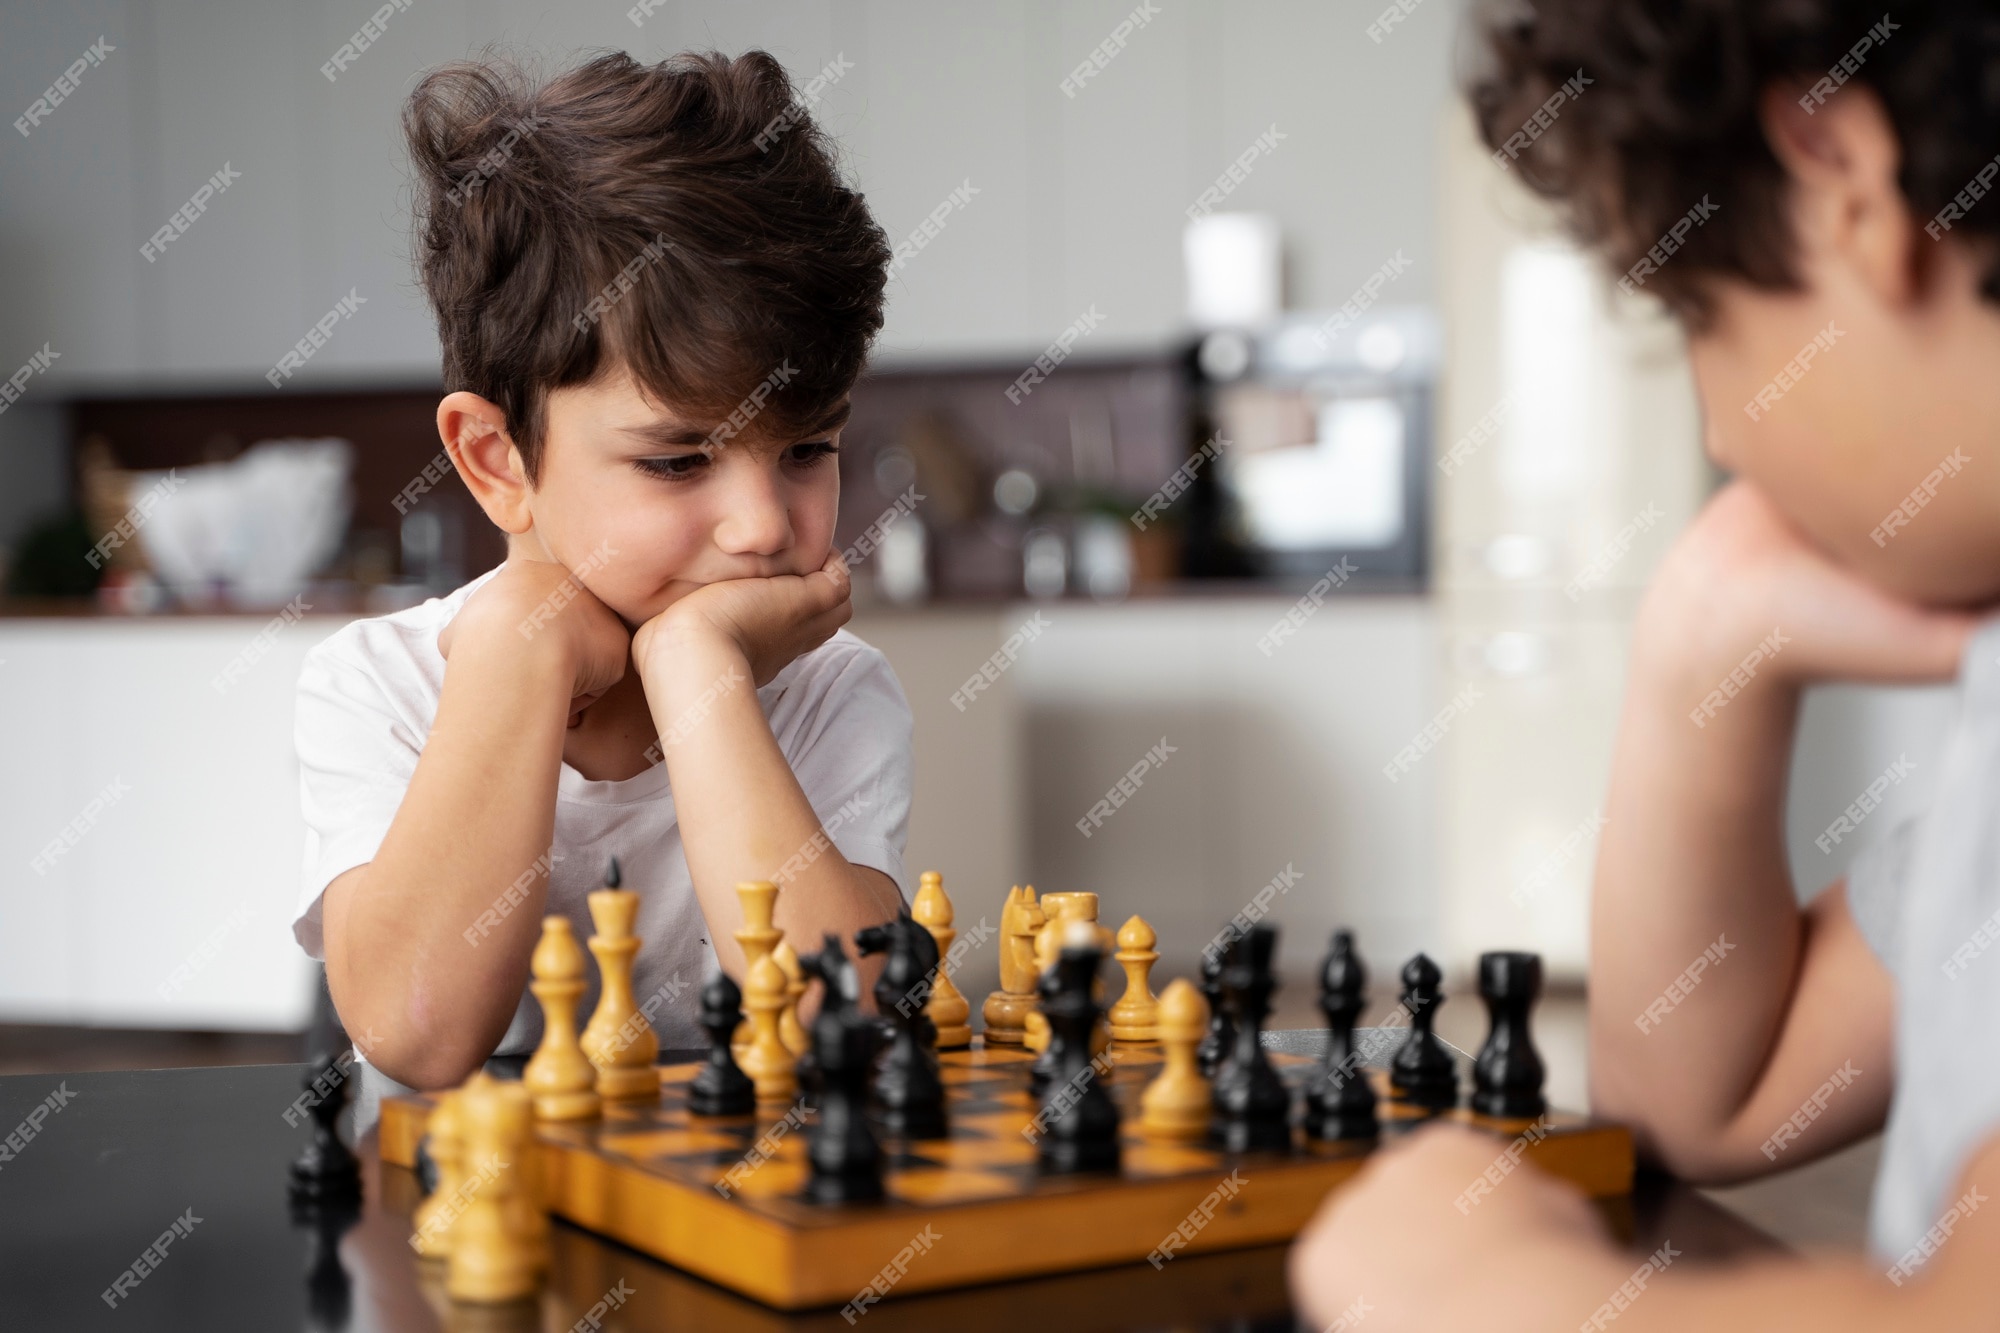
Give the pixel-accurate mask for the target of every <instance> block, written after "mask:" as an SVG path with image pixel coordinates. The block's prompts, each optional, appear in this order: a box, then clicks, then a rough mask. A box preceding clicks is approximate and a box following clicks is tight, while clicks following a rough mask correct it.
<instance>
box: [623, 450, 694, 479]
mask: <svg viewBox="0 0 2000 1333" xmlns="http://www.w3.org/2000/svg"><path fill="white" fill-rule="evenodd" d="M708 463H709V458H708V455H707V454H703V453H693V454H666V455H663V456H661V457H658V458H635V459H633V460H632V466H634V467H636V468H638V469H639V470H640V471H641V472H644V473H645V474H646V475H648V476H652V477H662V478H665V479H666V480H668V481H680V480H684V479H686V478H689V477H692V476H694V475H695V474H696V473H697V472H700V471H701V470H702V469H703V468H705V467H707V466H708Z"/></svg>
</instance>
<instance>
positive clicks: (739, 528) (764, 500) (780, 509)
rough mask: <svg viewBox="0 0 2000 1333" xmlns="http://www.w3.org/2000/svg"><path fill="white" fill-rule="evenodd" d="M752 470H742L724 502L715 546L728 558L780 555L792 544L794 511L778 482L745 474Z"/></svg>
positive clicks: (716, 531) (717, 526) (716, 529)
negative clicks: (781, 491)
mask: <svg viewBox="0 0 2000 1333" xmlns="http://www.w3.org/2000/svg"><path fill="white" fill-rule="evenodd" d="M750 471H751V469H748V468H745V469H741V470H740V472H739V475H738V477H737V478H735V482H736V484H735V485H733V486H731V487H730V488H729V493H728V494H727V495H726V496H725V497H724V499H723V512H722V517H721V520H720V521H719V522H718V523H717V524H716V526H715V544H716V546H717V547H718V548H719V549H720V550H722V551H723V552H724V553H726V554H728V555H754V556H768V555H778V554H780V553H782V552H784V551H786V550H789V549H790V547H791V545H792V519H791V512H790V511H789V510H788V509H787V508H786V506H785V499H784V496H783V495H782V494H780V492H779V490H778V487H777V486H776V485H775V484H774V479H773V478H769V477H764V476H743V475H741V473H744V472H750ZM758 471H761V469H758Z"/></svg>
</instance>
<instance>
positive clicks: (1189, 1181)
mask: <svg viewBox="0 0 2000 1333" xmlns="http://www.w3.org/2000/svg"><path fill="white" fill-rule="evenodd" d="M1111 1056H1112V1060H1113V1065H1112V1072H1111V1075H1110V1078H1109V1081H1108V1087H1109V1090H1110V1092H1111V1095H1112V1097H1113V1099H1114V1100H1115V1101H1116V1102H1117V1104H1118V1108H1119V1113H1120V1116H1121V1119H1122V1121H1123V1129H1122V1137H1123V1161H1122V1163H1121V1166H1120V1169H1119V1172H1118V1174H1117V1175H1116V1176H1044V1175H1043V1174H1041V1172H1040V1170H1039V1169H1038V1166H1037V1161H1036V1151H1035V1145H1034V1143H1033V1142H1032V1141H1031V1139H1030V1138H1029V1137H1028V1136H1027V1135H1026V1134H1024V1132H1023V1131H1025V1130H1029V1129H1031V1128H1032V1126H1033V1124H1034V1116H1035V1110H1036V1106H1037V1102H1036V1099H1035V1097H1034V1095H1033V1094H1032V1093H1031V1092H1030V1090H1029V1085H1028V1066H1029V1064H1030V1063H1031V1062H1032V1059H1033V1057H1032V1056H1030V1055H1029V1054H1027V1053H1025V1052H1023V1051H1020V1050H1016V1049H1006V1048H996V1049H993V1050H985V1049H980V1048H979V1047H978V1046H977V1045H975V1048H974V1049H972V1050H967V1051H947V1052H945V1053H943V1054H942V1055H941V1056H940V1057H939V1062H940V1066H941V1074H942V1077H943V1081H944V1085H945V1096H946V1114H947V1118H948V1121H949V1124H950V1134H949V1136H948V1137H946V1138H943V1139H939V1140H936V1141H925V1142H915V1143H904V1144H895V1143H885V1145H884V1146H885V1149H886V1151H887V1154H888V1170H887V1172H886V1175H885V1179H884V1187H885V1190H886V1192H887V1195H888V1197H887V1199H886V1200H885V1201H883V1202H882V1203H879V1204H867V1205H852V1206H840V1207H822V1206H819V1205H815V1204H811V1203H808V1202H806V1201H805V1200H804V1199H803V1198H802V1197H801V1194H802V1191H803V1189H804V1186H805V1183H806V1176H807V1170H808V1168H807V1164H806V1160H805V1149H806V1136H807V1133H808V1130H807V1126H808V1124H809V1123H810V1113H809V1112H806V1111H804V1110H803V1109H802V1108H800V1107H798V1106H796V1105H795V1104H794V1105H771V1106H763V1107H760V1108H759V1109H758V1113H757V1114H755V1115H751V1116H724V1117H716V1116H698V1115H695V1114H693V1113H692V1112H690V1111H689V1110H688V1108H687V1085H688V1083H689V1082H690V1081H691V1080H692V1079H693V1077H694V1075H695V1073H696V1071H697V1070H698V1069H699V1066H698V1065H692V1064H685V1065H668V1066H663V1067H662V1068H661V1070H660V1100H659V1102H658V1103H656V1104H647V1105H644V1106H637V1107H633V1106H625V1107H612V1108H609V1109H608V1110H607V1111H606V1113H605V1116H604V1118H603V1119H602V1120H600V1121H590V1122H584V1123H572V1124H547V1123H538V1124H537V1126H536V1131H537V1143H538V1147H539V1154H538V1157H537V1166H538V1168H539V1170H540V1173H541V1178H542V1185H543V1192H544V1194H545V1195H546V1197H547V1199H548V1202H549V1206H550V1209H551V1210H552V1211H553V1212H554V1213H555V1214H556V1215H557V1216H559V1217H563V1218H566V1219H568V1220H569V1221H571V1222H573V1223H575V1224H577V1225H578V1226H581V1227H584V1228H586V1229H588V1230H591V1231H596V1232H599V1233H600V1234H603V1235H607V1236H610V1237H611V1238H613V1239H615V1240H618V1241H621V1242H623V1243H624V1244H627V1245H630V1246H632V1247H634V1248H636V1249H639V1250H642V1251H644V1252H645V1253H647V1254H650V1255H653V1256H654V1257H656V1258H659V1259H662V1260H665V1261H666V1262H668V1263H671V1264H674V1265H676V1266H678V1267H680V1268H684V1269H687V1270H689V1271H691V1272H694V1273H696V1274H699V1275H700V1276H702V1277H704V1278H707V1279H709V1280H711V1281H714V1282H718V1283H720V1284H722V1285H724V1286H727V1287H730V1288H732V1289H733V1290H736V1291H739V1292H742V1293H743V1294H745V1295H748V1296H751V1297H753V1298H755V1299H757V1300H761V1301H763V1302H765V1303H766V1304H769V1305H773V1306H777V1307H779V1308H781V1309H801V1308H809V1307H813V1306H822V1305H840V1304H842V1303H844V1302H846V1301H849V1300H851V1299H853V1297H854V1296H855V1294H856V1293H857V1292H859V1291H860V1290H861V1289H862V1287H864V1286H865V1285H867V1284H868V1283H870V1282H871V1281H873V1280H874V1279H875V1278H876V1276H877V1275H878V1274H879V1273H880V1272H881V1270H882V1269H883V1266H884V1265H885V1264H888V1263H889V1262H890V1261H891V1260H892V1259H894V1258H895V1257H896V1256H897V1255H898V1254H899V1253H902V1252H905V1251H907V1250H908V1249H909V1247H910V1244H911V1240H912V1238H913V1237H915V1236H917V1235H919V1234H920V1233H924V1232H925V1229H926V1228H929V1232H928V1235H930V1236H935V1238H936V1239H935V1240H933V1241H930V1242H929V1245H928V1248H926V1249H924V1250H923V1251H922V1252H921V1254H920V1255H918V1256H917V1257H915V1258H912V1259H911V1260H910V1261H909V1262H908V1264H907V1265H906V1267H905V1269H904V1271H903V1272H902V1273H901V1274H900V1276H899V1278H898V1279H897V1282H896V1287H895V1290H896V1292H897V1293H898V1294H905V1293H913V1292H918V1291H932V1290H939V1289H944V1288H950V1287H960V1286H969V1285H973V1284H975V1283H981V1282H995V1281H1005V1280H1008V1279H1011V1278H1021V1277H1029V1276H1035V1275H1040V1274H1045V1273H1054V1272H1062V1271H1066V1270H1073V1269H1081V1268H1093V1267H1100V1266H1105V1265H1110V1264H1118V1263H1131V1262H1136V1261H1141V1260H1143V1259H1144V1258H1145V1257H1146V1256H1147V1255H1148V1254H1149V1253H1151V1252H1152V1251H1153V1250H1155V1249H1156V1248H1157V1247H1158V1246H1159V1245H1160V1243H1161V1242H1162V1240H1163V1239H1164V1238H1165V1237H1166V1236H1167V1235H1168V1233H1170V1232H1172V1231H1173V1230H1174V1229H1175V1228H1177V1227H1179V1226H1180V1225H1181V1224H1182V1222H1183V1221H1185V1220H1186V1219H1187V1218H1188V1216H1189V1214H1190V1213H1194V1212H1195V1211H1196V1209H1197V1208H1198V1207H1200V1206H1201V1204H1202V1203H1203V1201H1204V1199H1207V1198H1209V1196H1211V1195H1212V1194H1213V1193H1214V1192H1215V1191H1216V1188H1217V1186H1218V1184H1219V1183H1220V1182H1221V1181H1222V1180H1223V1179H1224V1178H1226V1177H1228V1176H1229V1175H1230V1173H1231V1172H1232V1171H1235V1172H1238V1173H1239V1176H1240V1179H1242V1180H1243V1181H1244V1182H1245V1183H1244V1184H1243V1185H1242V1186H1241V1187H1240V1189H1237V1190H1236V1191H1235V1193H1234V1194H1233V1197H1230V1198H1228V1199H1227V1201H1226V1202H1225V1203H1223V1204H1222V1206H1221V1207H1220V1208H1216V1207H1214V1201H1213V1200H1211V1201H1210V1203H1211V1206H1210V1209H1209V1211H1210V1212H1211V1213H1212V1217H1211V1218H1210V1220H1209V1221H1208V1222H1207V1223H1206V1224H1205V1225H1204V1226H1203V1227H1202V1228H1201V1230H1200V1231H1199V1232H1198V1233H1197V1234H1196V1236H1195V1238H1194V1240H1193V1241H1192V1242H1190V1243H1188V1244H1187V1245H1186V1246H1185V1248H1184V1249H1183V1251H1182V1252H1183V1253H1190V1252H1196V1251H1202V1250H1215V1249H1229V1248H1235V1247H1242V1246H1250V1245H1262V1244H1270V1243H1274V1242H1280V1241H1284V1240H1288V1239H1290V1238H1291V1237H1292V1236H1293V1235H1295V1234H1297V1232H1298V1230H1299V1228H1300V1227H1302V1226H1303V1225H1304V1224H1305V1222H1306V1220H1307V1219H1308V1218H1309V1217H1311V1216H1312V1214H1313V1212H1314V1211H1315V1210H1316V1209H1317V1208H1318V1206H1319V1204H1320V1202H1321V1200H1322V1199H1323V1198H1324V1197H1325V1195H1326V1192H1327V1191H1328V1190H1329V1189H1333V1188H1335V1187H1337V1186H1338V1185H1339V1184H1340V1183H1341V1182H1342V1181H1343V1180H1345V1179H1347V1178H1348V1177H1349V1176H1351V1175H1352V1174H1353V1173H1354V1172H1355V1171H1356V1170H1357V1169H1359V1167H1360V1165H1361V1163H1362V1162H1363V1161H1365V1160H1366V1158H1367V1156H1368V1154H1369V1153H1370V1152H1371V1151H1372V1146H1371V1145H1369V1144H1357V1143H1333V1144H1327V1143H1315V1142H1309V1141H1306V1140H1305V1139H1304V1138H1303V1136H1300V1137H1299V1138H1298V1140H1297V1145H1296V1150H1295V1151H1294V1152H1293V1153H1291V1154H1290V1155H1287V1156H1275V1155H1250V1156H1243V1157H1233V1156H1230V1155H1228V1154H1225V1153H1222V1152H1219V1151H1216V1150H1213V1149H1210V1148H1207V1147H1205V1146H1201V1145H1182V1144H1171V1143H1164V1142H1156V1141H1152V1140H1149V1139H1147V1138H1146V1137H1145V1135H1144V1134H1143V1133H1141V1132H1140V1129H1139V1099H1140V1095H1141V1093H1142V1092H1143V1091H1144V1090H1145V1087H1146V1085H1147V1084H1148V1083H1149V1082H1151V1081H1152V1079H1153V1078H1154V1076H1155V1075H1157V1074H1158V1072H1159V1069H1160V1065H1161V1055H1160V1052H1159V1049H1158V1048H1157V1047H1153V1046H1126V1045H1123V1044H1117V1045H1114V1046H1113V1047H1112V1050H1111ZM1271 1061H1272V1063H1273V1065H1275V1066H1276V1067H1277V1068H1278V1070H1279V1072H1280V1074H1281V1075H1282V1076H1283V1077H1285V1079H1286V1080H1287V1081H1288V1082H1290V1083H1292V1084H1293V1085H1294V1086H1295V1087H1296V1086H1299V1085H1301V1084H1302V1083H1303V1082H1304V1081H1305V1080H1306V1079H1307V1078H1309V1077H1310V1076H1311V1074H1312V1071H1313V1069H1314V1061H1312V1060H1311V1059H1309V1058H1307V1057H1303V1056H1294V1055H1285V1054H1278V1053H1273V1054H1272V1055H1271ZM1371 1077H1375V1078H1377V1079H1378V1080H1379V1077H1380V1076H1379V1074H1371ZM1379 1090H1382V1089H1381V1088H1380V1085H1379V1081H1378V1091H1379ZM429 1111H430V1102H429V1101H428V1099H425V1098H421V1097H409V1098H392V1099H388V1100H385V1101H384V1103H383V1107H382V1126H381V1145H382V1156H383V1159H384V1160H385V1161H389V1162H394V1163H398V1164H400V1165H404V1166H408V1165H412V1164H413V1163H414V1161H415V1159H416V1150H417V1143H418V1140H419V1139H420V1138H421V1136H422V1133H423V1125H424V1120H425V1118H426V1117H427V1116H428V1114H429ZM1445 1114H1446V1116H1447V1117H1449V1118H1451V1119H1456V1120H1460V1121H1463V1122H1464V1123H1467V1124H1470V1125H1473V1126H1475V1127H1478V1128H1482V1129H1485V1130H1487V1131H1489V1132H1491V1133H1493V1134H1494V1135H1495V1146H1496V1152H1497V1151H1498V1150H1499V1149H1501V1148H1504V1147H1506V1146H1507V1143H1508V1141H1510V1140H1512V1139H1513V1138H1515V1137H1517V1136H1519V1135H1521V1132H1522V1131H1523V1130H1524V1129H1527V1128H1528V1127H1529V1125H1530V1123H1531V1122H1528V1121H1490V1120H1487V1119H1485V1118H1484V1117H1480V1116H1476V1115H1473V1114H1472V1113H1470V1112H1468V1111H1463V1110H1460V1111H1453V1112H1447V1113H1445ZM1423 1118H1424V1117H1423V1116H1422V1114H1421V1113H1418V1112H1412V1111H1408V1110H1406V1109H1405V1108H1402V1107H1400V1106H1397V1105H1395V1104H1392V1103H1389V1102H1387V1101H1386V1100H1385V1101H1384V1103H1383V1132H1384V1133H1385V1134H1390V1135H1393V1134H1396V1133H1399V1132H1403V1131H1404V1130H1407V1129H1408V1128H1409V1127H1410V1126H1412V1125H1414V1124H1416V1123H1420V1122H1421V1120H1422V1119H1423ZM1547 1121H1548V1125H1549V1130H1548V1132H1547V1134H1546V1135H1543V1136H1541V1137H1539V1138H1537V1139H1536V1140H1534V1141H1533V1142H1532V1143H1531V1144H1529V1145H1528V1146H1527V1148H1526V1150H1525V1152H1524V1154H1523V1155H1524V1156H1525V1157H1526V1158H1527V1159H1529V1160H1531V1161H1534V1162H1535V1163H1536V1164H1537V1165H1539V1166H1541V1167H1543V1168H1544V1169H1547V1170H1549V1171H1551V1172H1553V1173H1555V1174H1557V1175H1560V1176H1564V1177H1566V1178H1568V1179H1570V1180H1572V1181H1574V1182H1575V1183H1576V1184H1578V1185H1580V1186H1581V1187H1583V1188H1584V1189H1585V1190H1586V1191H1587V1192H1589V1193H1591V1194H1594V1195H1601V1196H1608V1195H1617V1194H1623V1193H1627V1192H1629V1191H1630V1188H1631V1179H1632V1146H1631V1140H1630V1138H1629V1136H1628V1135H1627V1134H1626V1133H1625V1131H1623V1130H1621V1129H1617V1128H1614V1127H1610V1126H1603V1125H1597V1124H1593V1123H1591V1122H1589V1121H1587V1120H1585V1119H1583V1118H1582V1117H1579V1116H1574V1115H1565V1114H1561V1113H1557V1112H1551V1113H1550V1114H1549V1116H1548V1117H1547ZM718 1186H720V1188H718Z"/></svg>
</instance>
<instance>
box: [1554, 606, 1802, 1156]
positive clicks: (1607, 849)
mask: <svg viewBox="0 0 2000 1333" xmlns="http://www.w3.org/2000/svg"><path fill="white" fill-rule="evenodd" d="M1666 637H1667V636H1664V635H1654V636H1652V638H1651V641H1650V642H1649V641H1648V636H1647V633H1646V630H1645V628H1644V627H1643V625H1642V628H1641V631H1640V636H1639V641H1638V642H1637V643H1635V646H1634V653H1633V656H1634V660H1635V662H1637V663H1638V665H1637V666H1636V667H1635V668H1634V670H1633V672H1632V677H1631V681H1630V683H1629V686H1628V693H1627V697H1626V702H1625V710H1624V716H1623V718H1622V719H1621V722H1620V727H1619V736H1618V745H1617V751H1616V756H1615V758H1614V761H1613V767H1612V780H1611V790H1610V795H1609V798H1608V800H1607V804H1606V809H1605V826H1604V833H1603V836H1602V840H1601V844H1600V849H1599V853H1598V865H1597V873H1596V877H1595V883H1594V887H1593V900H1592V911H1591V954H1592V966H1591V1064H1592V1071H1591V1072H1592V1090H1593V1096H1594V1100H1595V1102H1596V1103H1597V1106H1596V1109H1597V1110H1598V1111H1599V1112H1600V1113H1603V1114H1607V1115H1611V1116H1614V1117H1620V1118H1625V1119H1629V1120H1632V1121H1633V1122H1635V1123H1636V1124H1637V1125H1638V1126H1639V1127H1640V1129H1641V1131H1642V1133H1646V1134H1648V1135H1649V1137H1652V1138H1653V1139H1654V1144H1653V1146H1654V1147H1656V1148H1660V1149H1663V1150H1664V1151H1665V1152H1666V1155H1667V1157H1668V1160H1669V1161H1670V1162H1673V1164H1674V1165H1676V1166H1677V1167H1680V1168H1682V1169H1687V1166H1688V1163H1687V1161H1686V1160H1685V1155H1686V1148H1687V1146H1688V1145H1686V1144H1676V1143H1675V1142H1673V1140H1674V1138H1675V1133H1674V1131H1675V1129H1676V1128H1678V1129H1679V1130H1681V1131H1685V1132H1686V1133H1687V1135H1688V1137H1689V1138H1690V1139H1691V1140H1692V1141H1694V1142H1700V1141H1701V1140H1702V1139H1703V1137H1704V1135H1706V1134H1708V1133H1711V1132H1712V1131H1713V1130H1715V1129H1716V1128H1717V1127H1719V1126H1721V1125H1722V1124H1724V1123H1726V1122H1727V1120H1728V1119H1729V1118H1730V1116H1731V1115H1732V1114H1733V1113H1734V1112H1735V1111H1736V1109H1737V1108H1738V1107H1739V1106H1740V1105H1741V1103H1742V1099H1743V1098H1744V1097H1745V1096H1746V1095H1747V1094H1748V1092H1749V1091H1750V1089H1751V1088H1752V1087H1753V1085H1754V1084H1755V1083H1756V1081H1757V1079H1758V1077H1759V1072H1760V1069H1761V1067H1762V1065H1763V1062H1764V1061H1765V1060H1766V1058H1767V1057H1768V1055H1769V1054H1770V1051H1771V1046H1772V1037H1773V1034H1774V1033H1775V1032H1776V1031H1777V1029H1778V1027H1779V1025H1780V1024H1781V1023H1782V1021H1783V1018H1784V1015H1785V1010H1786V1006H1787V1003H1788V999H1789V995H1790V991H1791V986H1792V982H1793V978H1794V975H1795V971H1796V967H1797V963H1798V957H1799V946H1800V933H1801V932H1800V916H1799V911H1798V908H1797V906H1796V903H1795V899H1794V896H1793V890H1792V881H1791V875H1790V872H1789V870H1788V868H1787V866H1786V861H1785V848H1784V843H1783V839H1782V824H1783V821H1782V814H1783V802H1784V787H1785V776H1786V770H1787V766H1788V764H1789V761H1790V755H1791V746H1792V735H1793V730H1794V727H1795V724H1796V717H1797V709H1798V697H1797V691H1796V689H1795V687H1793V686H1791V685H1789V684H1787V683H1785V682H1782V681H1779V680H1776V679H1773V678H1771V677H1769V676H1765V677H1763V678H1758V679H1753V680H1751V681H1750V683H1749V685H1748V687H1747V688H1744V689H1743V690H1741V691H1740V692H1739V693H1737V694H1736V695H1735V696H1734V697H1733V698H1732V699H1730V700H1729V702H1728V704H1727V706H1726V707H1725V708H1724V709H1722V710H1721V711H1719V712H1717V713H1715V714H1714V715H1712V716H1705V717H1704V718H1703V719H1702V722H1703V725H1700V726H1697V725H1696V723H1695V721H1694V719H1693V718H1691V716H1690V714H1691V712H1693V711H1694V710H1695V709H1697V708H1698V707H1699V706H1700V704H1701V701H1702V699H1703V697H1704V696H1705V695H1706V694H1707V692H1708V691H1710V690H1713V689H1714V688H1715V683H1716V681H1717V680H1719V679H1721V677H1722V675H1723V674H1724V673H1725V672H1726V670H1727V668H1726V667H1723V666H1719V665H1718V666H1713V667H1708V666H1705V664H1703V663H1701V662H1699V661H1695V660H1693V659H1692V654H1688V653H1684V652H1683V651H1682V647H1681V645H1680V644H1677V643H1668V642H1666V641H1665V639H1666ZM1690 971H1692V972H1694V974H1695V975H1694V976H1692V977H1691V976H1690V975H1689V974H1690ZM1663 1139H1664V1140H1665V1141H1664V1142H1662V1141H1661V1140H1663Z"/></svg>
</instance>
